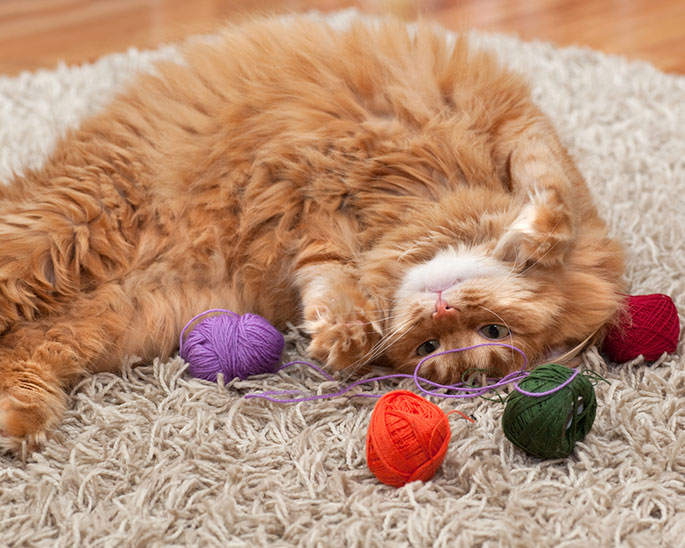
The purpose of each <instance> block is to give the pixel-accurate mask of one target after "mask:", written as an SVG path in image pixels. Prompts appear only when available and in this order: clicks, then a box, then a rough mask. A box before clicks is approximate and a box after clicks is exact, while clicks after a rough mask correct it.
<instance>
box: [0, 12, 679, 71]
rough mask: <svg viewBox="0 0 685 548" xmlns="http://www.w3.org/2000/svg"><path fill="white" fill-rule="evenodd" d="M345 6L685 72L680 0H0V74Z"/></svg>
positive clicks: (146, 46) (86, 59)
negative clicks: (248, 20) (226, 25)
mask: <svg viewBox="0 0 685 548" xmlns="http://www.w3.org/2000/svg"><path fill="white" fill-rule="evenodd" d="M346 7H357V8H358V9H360V10H361V11H363V12H366V13H374V14H383V13H394V14H397V15H400V16H403V17H405V18H412V17H415V16H416V15H419V14H420V15H421V16H422V17H424V18H428V19H431V20H435V21H437V22H439V23H440V24H442V25H444V26H446V27H448V28H452V29H457V30H458V29H462V28H465V27H475V28H479V29H483V30H486V31H493V32H506V33H512V34H517V35H519V36H521V37H522V38H523V39H526V40H533V39H539V40H546V41H552V42H554V43H556V44H559V45H571V44H577V45H585V46H590V47H592V48H595V49H599V50H602V51H606V52H609V53H617V54H621V55H625V56H628V57H630V58H635V59H644V60H647V61H650V62H652V63H654V64H655V65H656V66H657V67H659V68H661V69H662V70H666V71H670V72H678V73H681V74H682V73H685V1H683V0H656V1H654V0H595V1H589V0H192V1H191V0H0V74H16V73H17V72H19V71H21V70H33V69H36V68H39V67H48V68H49V67H53V66H54V65H55V64H56V63H57V62H58V61H60V60H62V61H65V62H67V63H81V62H84V61H91V60H93V59H95V58H97V57H99V56H101V55H103V54H105V53H109V52H113V51H122V50H125V49H127V48H128V47H130V46H136V47H141V48H152V47H155V46H157V45H158V44H160V43H162V42H169V41H173V40H179V39H181V38H183V37H184V36H187V35H189V34H193V33H198V32H210V31H211V30H213V29H215V28H216V27H217V26H218V25H219V24H221V22H222V21H225V20H229V21H237V20H240V19H242V18H245V17H248V16H252V15H255V14H260V13H271V12H278V13H284V12H292V11H294V12H301V11H307V10H310V9H317V10H321V11H332V10H337V9H341V8H346Z"/></svg>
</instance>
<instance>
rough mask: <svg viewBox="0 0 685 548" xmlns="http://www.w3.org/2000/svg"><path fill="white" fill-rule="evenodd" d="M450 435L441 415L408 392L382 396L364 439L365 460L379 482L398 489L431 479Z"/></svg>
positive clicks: (433, 405) (442, 414)
mask: <svg viewBox="0 0 685 548" xmlns="http://www.w3.org/2000/svg"><path fill="white" fill-rule="evenodd" d="M450 436H451V431H450V424H449V421H448V419H447V415H446V414H445V412H444V411H443V410H442V409H440V408H439V407H438V406H437V405H435V404H434V403H431V402H429V401H428V400H426V399H424V398H422V397H421V396H418V395H416V394H414V393H413V392H409V391H407V390H395V391H393V392H388V393H387V394H385V395H384V396H383V397H382V398H381V399H380V400H378V403H376V407H374V409H373V413H372V415H371V422H370V423H369V431H368V434H367V436H366V461H367V463H368V465H369V468H370V469H371V471H372V472H373V473H374V475H375V476H376V477H377V478H378V479H379V481H381V482H383V483H386V484H388V485H392V486H394V487H402V486H403V485H404V484H405V483H409V482H412V481H417V480H418V481H426V480H429V479H430V478H432V477H433V475H434V474H435V472H436V471H437V470H438V468H439V467H440V465H441V464H442V461H443V459H444V458H445V453H446V452H447V445H448V444H449V441H450Z"/></svg>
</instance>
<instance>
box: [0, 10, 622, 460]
mask: <svg viewBox="0 0 685 548" xmlns="http://www.w3.org/2000/svg"><path fill="white" fill-rule="evenodd" d="M183 54H184V56H185V63H183V64H174V63H162V64H160V65H159V66H158V67H157V72H156V74H155V75H148V76H143V77H140V78H139V79H138V80H137V82H135V84H133V85H132V86H131V87H130V89H128V90H127V91H126V92H125V93H123V94H121V95H120V96H118V97H117V98H116V99H115V100H114V101H113V102H112V103H111V105H109V107H108V108H106V109H105V110H104V112H102V113H100V114H98V115H97V116H94V117H92V118H90V119H88V120H86V121H85V122H84V123H83V124H82V125H81V127H80V128H79V129H77V130H75V131H72V132H70V133H69V134H68V135H67V136H66V137H64V138H63V139H62V140H61V141H60V142H59V143H58V144H57V146H56V148H55V150H54V152H53V153H52V155H51V157H50V158H49V159H48V160H47V162H46V163H45V165H44V166H43V167H42V168H41V169H39V170H36V171H31V172H29V173H26V174H25V175H24V176H22V177H19V178H17V179H16V180H14V181H12V182H11V184H10V185H8V186H6V187H2V188H0V203H1V205H0V241H2V246H1V247H0V296H1V298H0V327H2V329H3V330H4V334H3V336H2V347H1V349H0V434H1V435H0V446H1V447H4V448H10V449H12V448H17V447H19V446H20V445H21V443H22V441H23V440H27V441H28V442H29V443H33V442H40V441H41V440H42V439H43V438H44V435H45V433H46V432H48V431H49V430H50V429H51V428H52V427H54V426H55V425H56V424H57V423H58V421H59V420H60V416H61V414H62V412H63V410H64V408H65V406H66V392H65V390H67V389H68V388H69V386H71V385H73V383H74V382H75V381H77V380H78V379H79V378H81V377H82V376H83V375H84V374H86V373H88V372H93V371H104V370H116V368H117V367H118V366H119V364H120V362H121V359H122V357H123V356H125V355H136V356H141V357H142V358H144V359H151V358H153V357H154V356H162V357H165V356H169V355H170V354H171V353H173V352H174V351H175V350H176V343H177V340H178V335H179V332H180V330H181V328H182V326H183V325H184V323H185V322H186V321H187V319H188V318H190V317H192V316H193V315H194V314H196V313H199V312H200V311H202V310H204V309H207V308H211V307H226V308H230V309H233V310H235V311H237V312H241V313H242V312H247V311H250V312H253V313H257V314H261V315H263V316H264V317H266V318H267V319H268V320H269V321H271V322H272V323H273V324H275V325H276V326H277V327H281V328H282V327H284V326H285V322H286V321H288V320H291V321H292V320H295V321H300V322H301V323H302V325H303V326H304V327H305V328H306V329H307V330H308V332H309V333H310V335H311V345H310V347H309V350H310V354H311V356H312V357H314V358H316V359H319V360H321V361H322V362H324V363H326V364H327V365H328V366H330V367H332V368H336V369H343V368H357V367H358V366H362V365H367V364H369V363H375V364H381V365H385V366H389V367H392V368H395V369H398V370H411V369H413V368H414V367H415V365H416V364H417V362H418V360H419V359H420V355H419V354H420V353H421V352H419V351H417V349H419V348H424V347H423V346H422V344H423V343H424V342H425V341H433V342H432V343H431V344H432V347H436V348H437V347H438V346H439V348H441V349H445V348H452V347H459V346H464V345H469V344H474V343H478V342H483V341H487V340H488V336H485V335H487V334H494V335H496V337H494V338H496V339H502V340H503V341H504V342H507V343H511V344H514V345H516V346H518V347H520V348H521V349H522V350H523V351H524V352H525V353H526V354H527V355H528V356H529V358H530V359H531V361H533V362H535V361H536V360H541V359H543V358H544V357H545V356H546V355H547V354H549V353H550V352H554V351H556V350H558V349H568V348H570V347H575V346H577V345H579V344H582V342H583V341H587V340H593V337H595V338H596V337H598V336H601V333H602V329H603V326H605V325H606V324H607V323H608V322H611V321H612V318H613V317H614V316H615V314H616V312H617V309H618V307H619V306H620V297H619V291H620V289H621V282H620V276H621V273H622V270H623V264H622V253H621V250H620V247H619V246H618V245H617V243H616V242H614V241H612V240H611V239H609V238H608V236H607V229H606V227H605V225H604V223H603V222H602V221H601V219H600V218H599V216H598V215H597V212H596V210H595V208H594V206H593V205H592V202H591V197H590V194H589V191H588V188H587V187H586V184H585V182H584V181H583V178H582V176H581V175H580V173H579V172H578V170H577V169H576V167H575V166H574V164H573V162H572V160H571V158H570V157H569V155H568V154H567V152H566V151H565V149H564V147H563V146H562V145H561V144H560V142H559V139H558V137H557V135H556V134H555V132H554V129H553V127H552V125H551V123H550V122H549V121H548V120H547V119H546V117H545V116H544V115H543V114H542V113H541V112H540V110H539V109H538V108H537V107H536V106H535V105H534V104H533V103H532V101H531V98H530V94H529V90H528V88H527V86H526V84H525V83H524V82H523V81H522V79H521V78H520V77H518V76H516V75H514V74H512V73H510V72H508V71H506V70H504V69H503V68H501V67H500V66H498V64H497V63H496V61H495V60H494V59H493V58H492V57H491V56H490V55H489V54H486V53H482V52H476V51H471V50H470V49H469V48H468V46H467V44H466V41H465V40H462V39H460V40H457V41H456V43H453V44H448V43H447V41H446V40H445V37H444V36H443V35H442V34H440V33H439V32H436V31H434V30H431V29H430V28H428V27H427V26H426V27H420V28H419V29H418V31H417V32H416V33H414V34H412V33H410V32H408V31H407V29H406V28H405V26H404V25H403V24H401V23H399V22H387V23H383V24H382V25H379V26H377V27H368V26H365V25H362V24H355V25H353V26H352V27H351V28H350V29H349V30H346V31H342V32H339V31H334V30H333V29H331V28H328V27H327V26H326V25H324V24H322V23H320V22H313V21H311V20H308V19H299V20H297V19H296V20H293V21H290V22H288V23H283V22H280V21H276V20H263V21H254V22H251V23H248V24H245V25H243V26H241V27H236V28H228V29H226V30H225V31H223V32H222V33H221V34H220V36H219V37H218V38H217V39H212V40H205V41H194V42H192V43H189V44H188V45H186V46H185V49H184V52H183ZM447 249H451V250H453V252H454V253H455V254H456V255H457V256H458V255H459V253H463V252H468V253H470V254H472V255H473V254H475V255H476V256H477V257H484V258H486V259H483V260H487V261H490V262H491V263H492V264H494V262H496V264H497V265H501V267H502V268H501V272H502V274H501V275H497V274H496V273H495V274H493V273H490V274H488V275H480V274H479V273H478V272H476V273H475V274H473V275H471V276H469V277H468V279H466V280H460V281H459V282H458V283H455V284H453V285H451V286H449V287H445V288H441V291H442V290H444V291H442V293H440V294H439V299H444V302H445V303H446V304H445V305H444V306H442V308H441V309H440V310H438V306H437V305H436V298H435V296H434V295H432V294H431V293H432V290H419V291H416V292H415V294H408V293H407V292H406V291H404V292H401V291H400V289H401V288H402V287H403V284H405V280H406V276H407V275H408V273H409V272H410V271H411V270H412V268H413V267H415V266H417V265H421V264H425V263H427V262H429V261H431V260H432V259H433V258H434V257H435V256H436V254H438V253H440V252H443V251H445V250H447ZM478 260H480V259H478ZM493 268H494V267H493ZM493 272H494V271H493ZM497 272H499V271H497ZM398 292H399V293H398ZM398 295H401V298H400V297H398ZM484 326H486V327H487V328H488V329H489V331H485V332H484V331H483V327H484ZM492 326H495V327H494V328H493V327H492ZM484 333H485V335H484ZM500 334H503V336H502V337H500V336H499V335H500ZM491 338H492V337H491ZM429 350H430V349H429ZM520 365H521V362H520V359H518V358H517V356H516V355H512V353H511V352H510V351H509V350H506V349H501V348H492V347H490V348H483V349H479V350H476V351H473V352H469V353H462V354H451V355H448V356H441V357H438V358H436V359H435V360H433V361H432V362H429V363H428V364H427V365H426V366H425V368H424V370H423V371H422V374H424V375H425V376H428V377H431V378H434V379H437V380H443V381H445V380H452V381H454V380H457V379H458V378H459V376H460V375H461V373H462V372H463V371H464V370H465V369H466V368H469V367H474V366H477V367H487V368H490V369H495V370H497V371H499V372H500V373H505V372H507V371H510V370H512V369H514V368H518V367H520Z"/></svg>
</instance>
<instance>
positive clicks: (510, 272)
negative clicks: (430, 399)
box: [387, 245, 557, 383]
mask: <svg viewBox="0 0 685 548" xmlns="http://www.w3.org/2000/svg"><path fill="white" fill-rule="evenodd" d="M520 274H521V273H520V272H519V271H518V270H517V269H516V268H515V267H514V265H509V264H506V263H504V262H502V261H500V260H498V259H497V258H496V257H493V256H492V255H490V254H489V253H488V248H487V247H486V246H475V247H468V246H464V245H462V246H458V247H454V246H450V247H448V248H446V249H443V250H441V251H439V252H438V253H437V254H436V255H435V256H434V257H433V258H432V259H430V260H429V261H426V262H422V263H419V264H417V265H414V266H412V267H410V268H409V269H407V271H406V273H405V275H404V276H403V278H402V280H401V283H400V285H399V289H398V290H397V291H396V294H395V299H394V301H395V306H394V307H393V317H392V318H390V321H389V332H390V333H398V334H400V333H401V334H402V336H401V337H400V336H398V337H397V341H396V342H395V343H394V344H392V345H391V346H390V347H389V350H388V354H387V356H388V358H389V359H390V361H391V362H392V363H393V364H394V365H395V367H397V368H398V369H400V370H403V371H406V372H410V371H411V372H413V371H414V369H415V368H416V365H417V364H418V363H419V362H420V361H421V360H422V359H424V358H425V357H427V356H430V355H432V354H439V353H440V352H442V351H445V350H452V349H458V348H464V347H468V346H474V345H478V344H482V343H506V344H509V345H513V346H516V347H518V348H520V349H521V350H523V351H524V352H525V353H526V354H527V355H535V356H537V355H538V354H540V352H541V351H543V349H544V347H545V346H546V344H545V342H544V338H541V337H540V335H541V332H543V331H545V328H546V327H547V326H548V325H549V324H550V322H553V321H554V320H553V318H552V316H553V313H554V312H555V311H556V308H557V307H555V306H554V304H553V303H552V302H551V300H550V298H549V297H546V296H545V295H543V294H541V289H542V287H541V284H540V283H539V282H538V281H536V280H535V278H529V277H526V276H525V275H520ZM522 365H523V358H522V357H521V356H520V355H519V354H518V353H516V352H515V351H513V350H511V349H510V348H507V347H503V346H502V347H497V346H488V347H481V348H476V349H473V350H467V351H464V352H460V353H450V354H446V355H440V356H437V357H435V358H433V359H429V360H427V361H426V362H425V363H424V365H423V366H422V368H421V371H420V374H421V376H425V377H428V378H430V379H433V380H437V381H438V382H450V383H453V382H457V381H458V380H460V378H459V377H460V376H461V374H462V373H463V372H464V371H465V370H467V369H470V368H479V369H484V370H490V371H492V372H493V374H496V375H502V374H504V373H506V372H508V371H511V370H513V369H517V368H520V367H521V366H522Z"/></svg>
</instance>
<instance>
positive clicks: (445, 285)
mask: <svg viewBox="0 0 685 548" xmlns="http://www.w3.org/2000/svg"><path fill="white" fill-rule="evenodd" d="M463 281H464V279H463V278H454V279H453V280H451V281H442V282H440V283H436V284H429V285H427V286H426V291H429V292H431V293H437V294H438V300H440V299H441V298H442V297H441V295H442V293H443V292H444V291H447V290H448V289H450V288H452V287H454V286H455V285H459V284H460V283H462V282H463Z"/></svg>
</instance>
